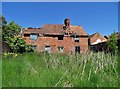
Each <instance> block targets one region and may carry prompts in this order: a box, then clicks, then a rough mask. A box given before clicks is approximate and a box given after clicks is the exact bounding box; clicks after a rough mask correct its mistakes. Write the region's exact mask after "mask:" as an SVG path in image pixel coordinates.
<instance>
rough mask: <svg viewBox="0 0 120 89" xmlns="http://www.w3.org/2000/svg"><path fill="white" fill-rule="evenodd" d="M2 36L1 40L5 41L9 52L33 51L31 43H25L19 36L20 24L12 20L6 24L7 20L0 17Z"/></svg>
mask: <svg viewBox="0 0 120 89" xmlns="http://www.w3.org/2000/svg"><path fill="white" fill-rule="evenodd" d="M2 19H3V20H2V21H3V24H2V30H3V31H2V38H3V41H7V42H8V44H9V47H10V49H11V52H13V53H23V52H33V51H34V50H33V49H32V47H31V45H27V44H26V42H25V40H24V39H23V38H22V37H21V36H20V31H21V28H22V27H21V26H19V25H18V24H16V23H15V22H14V21H12V22H10V23H9V24H7V21H6V20H5V18H4V17H2Z"/></svg>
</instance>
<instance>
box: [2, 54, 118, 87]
mask: <svg viewBox="0 0 120 89" xmlns="http://www.w3.org/2000/svg"><path fill="white" fill-rule="evenodd" d="M117 58H118V55H117V54H115V55H113V54H110V53H108V54H105V53H104V52H98V53H93V52H91V53H89V54H86V55H84V54H83V55H80V54H77V55H74V54H73V55H63V54H57V53H56V54H49V55H48V54H44V53H35V52H33V53H32V52H31V53H24V54H18V55H17V57H14V58H12V57H9V58H8V60H2V63H3V64H2V67H3V71H2V75H3V76H2V80H3V82H2V84H3V87H71V86H73V87H117V86H118V73H117V70H118V67H117ZM113 59H114V60H113Z"/></svg>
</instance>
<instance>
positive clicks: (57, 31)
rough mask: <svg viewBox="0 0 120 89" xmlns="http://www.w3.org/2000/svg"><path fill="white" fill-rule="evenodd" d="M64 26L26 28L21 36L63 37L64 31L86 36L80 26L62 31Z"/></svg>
mask: <svg viewBox="0 0 120 89" xmlns="http://www.w3.org/2000/svg"><path fill="white" fill-rule="evenodd" d="M64 27H65V25H64V24H45V25H43V26H42V28H39V29H38V28H26V29H23V31H22V34H32V33H35V34H48V35H64V33H65V32H66V31H69V32H70V33H72V34H76V35H87V33H86V32H85V30H84V29H83V28H82V26H72V25H71V26H70V27H69V29H64Z"/></svg>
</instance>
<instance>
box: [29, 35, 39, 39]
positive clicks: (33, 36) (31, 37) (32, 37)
mask: <svg viewBox="0 0 120 89" xmlns="http://www.w3.org/2000/svg"><path fill="white" fill-rule="evenodd" d="M37 37H38V35H37V34H30V40H37Z"/></svg>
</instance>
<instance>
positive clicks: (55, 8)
mask: <svg viewBox="0 0 120 89" xmlns="http://www.w3.org/2000/svg"><path fill="white" fill-rule="evenodd" d="M2 14H3V16H4V17H5V18H6V20H7V21H8V23H9V22H11V21H15V22H16V23H17V24H19V25H21V26H22V27H24V28H26V27H41V26H42V25H43V24H63V21H64V19H65V18H70V19H71V24H72V25H82V27H83V28H84V29H85V31H86V32H87V33H88V34H93V33H95V32H100V33H101V34H102V35H109V34H111V33H112V32H113V31H114V30H115V31H118V3H117V2H76V3H73V2H72V3H69V2H66V3H65V2H61V3H58V2H56V3H53V2H49V3H46V2H45V3H43V2H38V3H35V2H31V3H30V2H11V3H10V2H3V3H2Z"/></svg>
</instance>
